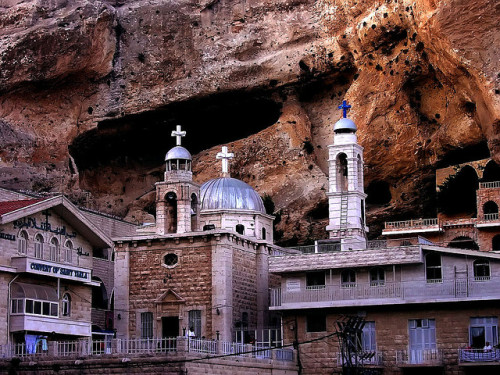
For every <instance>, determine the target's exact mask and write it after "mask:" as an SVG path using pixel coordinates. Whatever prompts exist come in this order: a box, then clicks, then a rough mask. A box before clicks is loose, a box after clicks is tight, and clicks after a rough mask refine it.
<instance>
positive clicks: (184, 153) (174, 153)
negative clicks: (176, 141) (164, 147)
mask: <svg viewBox="0 0 500 375" xmlns="http://www.w3.org/2000/svg"><path fill="white" fill-rule="evenodd" d="M174 159H184V160H192V159H193V158H192V157H191V154H190V153H189V151H188V150H186V149H185V148H184V147H182V146H175V147H172V148H171V149H170V150H169V151H168V152H167V155H165V161H167V160H174Z"/></svg>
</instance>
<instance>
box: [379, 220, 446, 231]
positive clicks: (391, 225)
mask: <svg viewBox="0 0 500 375" xmlns="http://www.w3.org/2000/svg"><path fill="white" fill-rule="evenodd" d="M436 225H439V220H438V219H437V218H432V219H411V220H404V221H386V222H385V229H406V228H420V227H428V226H436Z"/></svg>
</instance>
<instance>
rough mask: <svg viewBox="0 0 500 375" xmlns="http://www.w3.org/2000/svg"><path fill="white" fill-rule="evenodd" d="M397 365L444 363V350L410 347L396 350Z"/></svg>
mask: <svg viewBox="0 0 500 375" xmlns="http://www.w3.org/2000/svg"><path fill="white" fill-rule="evenodd" d="M396 364H397V365H400V366H401V365H442V364H443V351H442V350H440V349H410V350H398V351H396Z"/></svg>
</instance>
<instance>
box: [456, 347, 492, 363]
mask: <svg viewBox="0 0 500 375" xmlns="http://www.w3.org/2000/svg"><path fill="white" fill-rule="evenodd" d="M495 361H500V350H499V349H492V350H489V351H485V350H483V349H458V362H459V363H462V362H495Z"/></svg>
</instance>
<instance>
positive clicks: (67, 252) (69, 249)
mask: <svg viewBox="0 0 500 375" xmlns="http://www.w3.org/2000/svg"><path fill="white" fill-rule="evenodd" d="M61 253H62V254H63V255H64V261H65V262H66V263H71V262H72V261H73V242H71V241H70V240H67V241H66V242H65V243H64V249H63V250H62V252H61Z"/></svg>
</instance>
